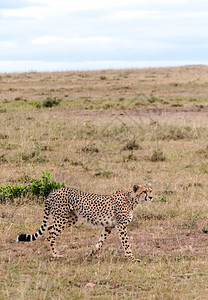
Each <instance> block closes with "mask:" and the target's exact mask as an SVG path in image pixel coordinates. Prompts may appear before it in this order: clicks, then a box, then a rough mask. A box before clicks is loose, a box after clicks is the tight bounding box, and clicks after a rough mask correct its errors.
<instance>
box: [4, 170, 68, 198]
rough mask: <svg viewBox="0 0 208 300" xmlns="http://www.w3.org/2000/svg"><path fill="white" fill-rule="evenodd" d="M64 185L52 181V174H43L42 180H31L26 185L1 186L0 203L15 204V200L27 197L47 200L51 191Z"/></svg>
mask: <svg viewBox="0 0 208 300" xmlns="http://www.w3.org/2000/svg"><path fill="white" fill-rule="evenodd" d="M64 186H65V184H64V183H59V182H55V181H53V180H51V174H50V173H45V172H43V176H42V180H40V179H34V178H31V179H30V180H29V183H28V184H26V185H25V184H24V185H14V186H13V185H11V184H8V185H7V186H3V185H0V203H6V202H7V201H10V202H14V199H15V198H23V197H25V196H26V195H34V196H36V197H37V198H46V197H47V196H48V195H49V194H50V192H51V191H53V190H56V189H59V188H61V187H64Z"/></svg>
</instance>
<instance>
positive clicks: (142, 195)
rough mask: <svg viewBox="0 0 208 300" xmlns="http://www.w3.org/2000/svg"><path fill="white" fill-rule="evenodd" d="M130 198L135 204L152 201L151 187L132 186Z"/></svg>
mask: <svg viewBox="0 0 208 300" xmlns="http://www.w3.org/2000/svg"><path fill="white" fill-rule="evenodd" d="M132 196H133V198H134V200H135V202H136V203H138V202H140V201H152V200H153V197H152V187H151V186H150V185H149V184H148V185H144V186H141V185H134V186H133V193H132Z"/></svg>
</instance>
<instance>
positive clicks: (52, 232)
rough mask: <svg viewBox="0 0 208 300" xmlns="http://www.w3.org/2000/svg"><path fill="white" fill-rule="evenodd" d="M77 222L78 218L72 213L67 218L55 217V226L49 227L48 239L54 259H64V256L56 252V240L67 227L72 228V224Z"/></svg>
mask: <svg viewBox="0 0 208 300" xmlns="http://www.w3.org/2000/svg"><path fill="white" fill-rule="evenodd" d="M77 220H78V218H77V216H76V215H75V214H73V213H72V212H71V213H70V214H69V215H68V216H67V217H65V216H64V217H63V216H62V217H60V216H59V217H54V220H53V225H51V226H49V227H48V231H49V236H48V238H47V240H48V242H49V247H50V250H51V252H52V255H53V257H63V255H60V254H59V252H58V251H57V250H56V238H57V237H58V236H59V235H60V234H61V233H62V231H63V230H64V228H65V227H66V225H68V226H69V227H70V226H71V225H72V224H75V223H76V222H77Z"/></svg>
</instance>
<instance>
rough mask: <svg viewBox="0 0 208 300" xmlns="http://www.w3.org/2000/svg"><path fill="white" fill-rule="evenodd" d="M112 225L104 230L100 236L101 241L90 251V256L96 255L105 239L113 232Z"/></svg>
mask: <svg viewBox="0 0 208 300" xmlns="http://www.w3.org/2000/svg"><path fill="white" fill-rule="evenodd" d="M111 231H112V227H105V229H104V230H103V232H102V233H101V236H100V238H99V241H98V242H97V244H96V246H95V247H96V250H92V252H91V253H90V256H93V255H95V254H96V253H97V252H98V251H99V250H100V249H101V248H102V246H103V243H104V241H105V240H106V238H107V236H108V235H109V234H110V233H111Z"/></svg>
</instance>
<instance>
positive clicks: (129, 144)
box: [123, 140, 141, 150]
mask: <svg viewBox="0 0 208 300" xmlns="http://www.w3.org/2000/svg"><path fill="white" fill-rule="evenodd" d="M138 149H141V147H140V146H139V145H138V144H137V143H136V141H135V140H131V141H128V142H127V143H126V145H125V146H124V147H123V150H138Z"/></svg>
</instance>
